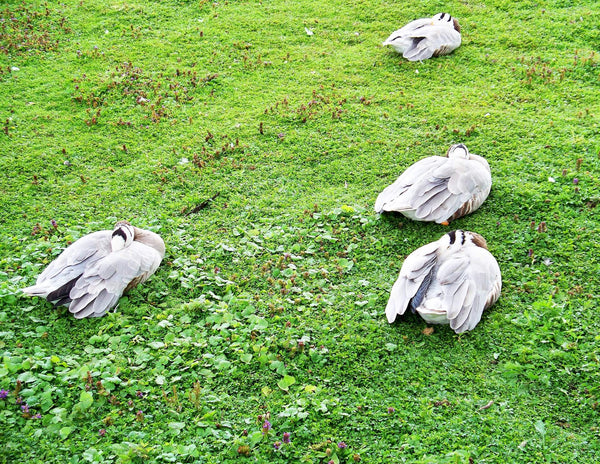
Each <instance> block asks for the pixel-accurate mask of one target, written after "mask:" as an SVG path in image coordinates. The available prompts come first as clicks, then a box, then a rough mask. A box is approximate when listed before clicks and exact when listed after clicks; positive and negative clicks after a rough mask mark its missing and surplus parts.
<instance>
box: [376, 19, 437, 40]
mask: <svg viewBox="0 0 600 464" xmlns="http://www.w3.org/2000/svg"><path fill="white" fill-rule="evenodd" d="M427 25H431V18H420V19H415V20H414V21H411V22H410V23H408V24H407V25H406V26H403V27H401V28H400V29H398V30H396V31H394V32H392V33H391V34H390V36H389V37H388V38H387V40H386V41H385V42H383V45H390V44H392V43H393V42H394V41H395V40H398V39H403V38H405V37H408V36H409V35H411V34H413V33H414V31H415V30H418V29H420V28H423V27H425V26H427Z"/></svg>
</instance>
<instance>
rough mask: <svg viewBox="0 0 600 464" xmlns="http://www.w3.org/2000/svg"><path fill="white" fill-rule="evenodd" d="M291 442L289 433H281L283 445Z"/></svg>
mask: <svg viewBox="0 0 600 464" xmlns="http://www.w3.org/2000/svg"><path fill="white" fill-rule="evenodd" d="M290 441H291V439H290V432H284V433H283V442H284V443H289V442H290Z"/></svg>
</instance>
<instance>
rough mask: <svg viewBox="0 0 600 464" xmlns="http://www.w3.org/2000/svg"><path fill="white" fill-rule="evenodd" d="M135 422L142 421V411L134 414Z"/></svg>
mask: <svg viewBox="0 0 600 464" xmlns="http://www.w3.org/2000/svg"><path fill="white" fill-rule="evenodd" d="M135 420H136V421H139V422H142V421H143V420H144V413H143V412H142V411H138V412H136V413H135Z"/></svg>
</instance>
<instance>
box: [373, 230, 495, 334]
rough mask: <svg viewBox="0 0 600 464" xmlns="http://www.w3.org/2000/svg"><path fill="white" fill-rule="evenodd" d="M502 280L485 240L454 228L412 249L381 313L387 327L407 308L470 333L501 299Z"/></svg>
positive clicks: (438, 322) (433, 322)
mask: <svg viewBox="0 0 600 464" xmlns="http://www.w3.org/2000/svg"><path fill="white" fill-rule="evenodd" d="M501 288H502V277H501V275H500V268H499V267H498V263H497V261H496V259H495V258H494V257H493V256H492V254H491V253H490V252H489V251H488V250H487V244H486V241H485V239H484V238H483V237H482V236H481V235H479V234H476V233H475V232H468V231H463V230H453V231H451V232H448V233H447V234H445V235H444V236H443V237H442V238H440V239H439V240H437V241H435V242H432V243H429V244H427V245H425V246H422V247H421V248H418V249H417V250H415V251H413V252H412V253H411V254H410V255H408V257H407V258H406V260H405V261H404V264H402V268H401V269H400V276H399V277H398V280H396V282H395V283H394V286H393V287H392V291H391V293H390V299H389V301H388V304H387V307H386V308H385V313H386V316H387V319H388V321H389V322H390V323H392V322H394V320H395V319H396V316H399V315H402V314H404V312H405V311H406V309H407V308H410V309H411V311H412V312H416V313H418V314H419V315H420V316H421V317H422V318H423V319H425V321H426V322H428V323H430V324H450V327H451V328H452V329H453V330H454V331H455V332H456V333H461V332H464V331H466V330H472V329H473V328H474V327H475V326H476V325H477V323H478V322H479V320H480V319H481V315H482V313H483V310H484V309H487V308H489V307H490V306H492V305H493V304H494V303H495V302H496V301H497V300H498V298H499V297H500V290H501Z"/></svg>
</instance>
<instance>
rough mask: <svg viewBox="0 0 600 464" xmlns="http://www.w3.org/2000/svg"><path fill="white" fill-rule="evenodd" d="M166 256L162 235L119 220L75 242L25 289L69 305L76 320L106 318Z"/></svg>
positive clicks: (28, 293)
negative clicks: (109, 228)
mask: <svg viewBox="0 0 600 464" xmlns="http://www.w3.org/2000/svg"><path fill="white" fill-rule="evenodd" d="M164 255H165V243H164V242H163V240H162V238H160V236H159V235H157V234H155V233H154V232H150V231H149V230H144V229H139V228H137V227H134V226H132V225H131V224H129V223H128V222H126V221H120V222H117V224H116V225H115V228H114V229H113V230H101V231H98V232H93V233H91V234H88V235H86V236H84V237H81V238H80V239H79V240H77V241H75V242H74V243H73V244H72V245H71V246H69V247H68V248H66V249H65V250H64V251H63V252H62V253H61V254H60V255H59V256H58V258H56V259H55V260H54V261H52V262H51V263H50V264H49V265H48V267H47V268H46V269H45V270H44V271H43V272H42V273H41V274H40V275H39V276H38V278H37V281H36V284H35V285H33V286H31V287H27V288H24V289H22V292H23V293H25V294H26V295H29V296H39V297H41V298H45V299H47V300H48V301H50V302H52V303H54V304H55V305H57V306H60V305H63V306H67V307H68V308H69V311H70V312H71V313H73V316H75V317H76V318H77V319H81V318H84V317H100V316H104V315H105V314H106V312H107V311H108V310H110V309H111V308H113V307H115V306H116V304H117V302H118V301H119V298H121V295H123V293H124V292H126V291H128V290H130V289H131V288H133V287H135V286H136V285H138V284H141V283H142V282H144V281H146V280H147V279H148V278H149V277H150V276H151V275H152V274H154V272H155V271H156V269H157V268H158V266H159V265H160V262H161V261H162V259H163V257H164Z"/></svg>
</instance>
